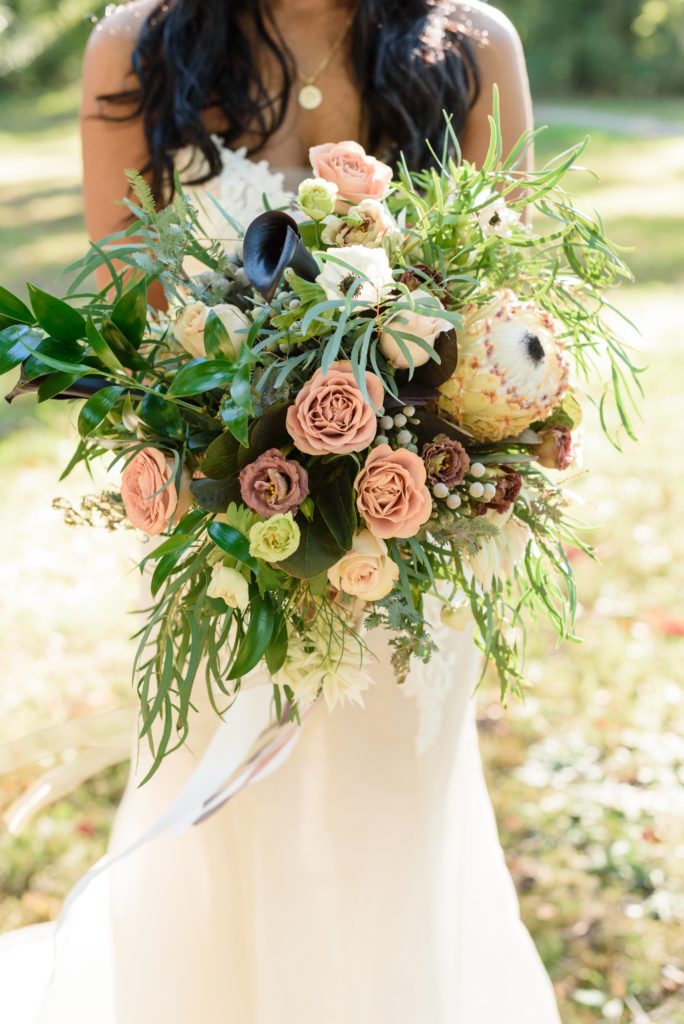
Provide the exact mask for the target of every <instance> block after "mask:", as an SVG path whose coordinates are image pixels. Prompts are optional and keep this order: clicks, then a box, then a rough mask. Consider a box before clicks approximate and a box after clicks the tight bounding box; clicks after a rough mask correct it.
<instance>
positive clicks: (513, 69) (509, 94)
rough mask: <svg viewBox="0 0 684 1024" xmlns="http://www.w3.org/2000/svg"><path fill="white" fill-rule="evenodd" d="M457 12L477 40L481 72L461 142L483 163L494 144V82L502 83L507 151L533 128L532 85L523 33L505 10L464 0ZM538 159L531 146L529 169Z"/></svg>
mask: <svg viewBox="0 0 684 1024" xmlns="http://www.w3.org/2000/svg"><path fill="white" fill-rule="evenodd" d="M457 17H458V20H459V22H460V23H461V24H462V25H463V26H464V29H465V30H466V31H467V33H468V35H469V36H470V38H471V39H472V40H473V49H474V54H475V58H476V60H477V64H478V68H479V73H480V95H479V97H478V99H477V101H476V103H475V105H474V107H473V109H472V110H471V112H470V115H469V117H468V122H467V124H466V128H465V131H464V132H463V134H462V137H461V147H462V150H463V156H464V157H465V159H466V160H471V161H472V162H473V163H474V164H477V165H479V164H481V163H482V161H483V160H484V158H485V156H486V154H487V149H488V147H489V122H488V116H489V114H491V112H492V91H493V88H494V86H495V85H496V86H498V88H499V98H500V106H501V134H502V137H503V152H504V155H506V154H508V153H510V151H511V150H512V149H513V146H514V145H515V143H516V142H517V141H518V139H519V138H520V136H521V135H522V134H523V132H525V131H527V130H528V129H530V128H532V127H533V123H534V122H533V117H532V100H531V98H530V86H529V80H528V77H527V67H526V64H525V55H524V53H523V48H522V44H521V42H520V37H519V36H518V33H517V31H516V30H515V28H514V26H513V25H512V24H511V22H510V21H509V20H508V18H506V17H505V15H503V14H502V13H501V12H500V11H497V10H496V8H493V7H490V6H489V5H488V4H483V3H478V2H476V0H471V2H470V3H464V4H458V14H457ZM532 159H533V153H532V150H531V149H530V151H529V152H528V154H527V160H526V163H527V167H528V168H530V167H531V165H532Z"/></svg>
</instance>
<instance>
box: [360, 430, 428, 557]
mask: <svg viewBox="0 0 684 1024" xmlns="http://www.w3.org/2000/svg"><path fill="white" fill-rule="evenodd" d="M426 479H427V475H426V471H425V465H424V463H423V460H422V459H421V458H420V457H419V456H418V455H416V454H414V452H409V451H407V450H406V449H405V448H399V449H398V450H397V451H393V450H392V449H391V448H390V446H389V445H388V444H380V445H378V447H377V448H374V449H373V451H372V452H371V453H370V454H369V456H368V458H367V459H366V465H365V466H364V468H363V469H362V470H361V472H360V473H359V475H358V476H357V478H356V480H355V482H354V487H355V488H356V506H357V508H358V510H359V512H360V514H361V515H362V516H363V518H364V520H365V522H366V526H367V527H368V529H369V530H370V532H371V533H372V534H373V536H374V537H383V538H388V537H414V536H415V535H416V534H417V533H418V530H419V529H420V528H421V526H423V524H424V523H426V522H427V521H428V519H429V518H430V513H431V512H432V498H431V497H430V492H429V491H428V489H427V487H426Z"/></svg>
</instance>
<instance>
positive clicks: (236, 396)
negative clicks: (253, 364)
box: [230, 365, 253, 413]
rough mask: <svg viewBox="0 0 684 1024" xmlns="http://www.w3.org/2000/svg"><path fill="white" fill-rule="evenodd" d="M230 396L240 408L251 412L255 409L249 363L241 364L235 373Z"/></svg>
mask: <svg viewBox="0 0 684 1024" xmlns="http://www.w3.org/2000/svg"><path fill="white" fill-rule="evenodd" d="M230 397H231V398H232V399H233V401H234V402H235V404H236V405H237V406H239V408H240V409H244V410H245V412H249V413H251V412H252V411H253V409H252V389H251V387H250V372H249V365H247V366H241V367H240V369H239V370H238V371H237V373H236V374H235V377H234V378H233V383H232V384H231V386H230Z"/></svg>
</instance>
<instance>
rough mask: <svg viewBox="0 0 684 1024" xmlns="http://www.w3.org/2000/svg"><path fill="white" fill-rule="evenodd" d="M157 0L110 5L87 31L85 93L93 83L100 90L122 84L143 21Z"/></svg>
mask: <svg viewBox="0 0 684 1024" xmlns="http://www.w3.org/2000/svg"><path fill="white" fill-rule="evenodd" d="M159 6H160V4H159V0H130V2H129V3H123V4H116V5H111V6H110V7H108V8H107V13H106V14H105V15H104V17H102V18H101V19H100V20H99V21H98V22H97V24H96V25H95V27H94V28H93V31H92V32H91V34H90V39H89V40H88V45H87V46H86V51H85V59H84V78H85V87H86V92H87V90H88V83H89V81H90V82H94V83H95V86H96V89H97V91H98V92H100V93H105V92H107V91H109V90H110V89H111V91H113V92H115V91H117V90H118V89H119V88H121V87H122V84H123V82H124V81H125V79H126V77H127V75H128V74H129V72H130V71H131V57H132V55H133V50H134V49H135V44H136V41H137V39H138V36H139V34H140V30H141V28H142V26H143V25H144V23H145V20H146V19H147V18H148V17H149V15H150V14H152V12H153V11H154V10H155V9H156V8H157V7H159Z"/></svg>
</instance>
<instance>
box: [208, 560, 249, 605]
mask: <svg viewBox="0 0 684 1024" xmlns="http://www.w3.org/2000/svg"><path fill="white" fill-rule="evenodd" d="M207 596H208V597H222V598H223V600H224V601H225V602H226V604H227V605H229V607H231V608H239V609H240V611H244V610H245V608H246V607H247V605H248V604H249V587H248V586H247V580H246V579H245V577H244V576H243V575H242V573H239V572H238V571H237V569H229V568H228V567H227V566H225V565H223V564H222V563H219V565H215V566H214V569H213V572H212V577H211V583H210V584H209V586H208V587H207Z"/></svg>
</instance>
